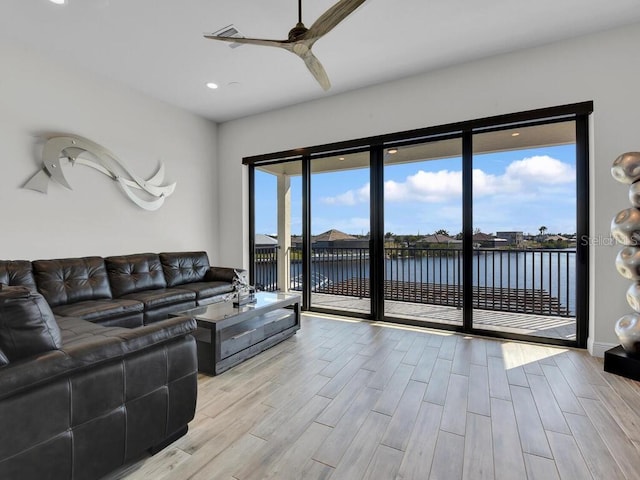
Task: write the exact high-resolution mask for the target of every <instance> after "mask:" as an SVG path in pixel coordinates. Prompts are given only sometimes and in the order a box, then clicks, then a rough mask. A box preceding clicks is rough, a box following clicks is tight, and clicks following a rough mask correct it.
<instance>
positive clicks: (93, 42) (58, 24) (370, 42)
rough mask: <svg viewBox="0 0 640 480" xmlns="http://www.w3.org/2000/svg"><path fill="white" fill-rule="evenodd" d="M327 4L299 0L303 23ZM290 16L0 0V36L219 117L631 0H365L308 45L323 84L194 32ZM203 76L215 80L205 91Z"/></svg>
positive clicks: (529, 38) (365, 79) (276, 30)
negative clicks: (324, 80) (325, 83)
mask: <svg viewBox="0 0 640 480" xmlns="http://www.w3.org/2000/svg"><path fill="white" fill-rule="evenodd" d="M335 1H337V0H306V1H305V0H303V20H304V23H305V24H306V25H307V26H310V25H311V24H312V23H313V22H314V21H315V19H316V18H317V17H318V16H319V15H320V14H321V13H322V12H323V11H325V10H326V9H327V8H329V7H330V6H331V5H332V4H333V3H335ZM296 21H297V1H296V0H206V1H205V0H180V1H170V0H68V4H67V5H65V6H57V5H54V4H52V3H50V2H49V1H48V0H2V2H1V3H0V39H2V40H3V41H9V42H11V43H18V44H22V45H25V46H27V47H29V48H32V49H34V50H37V51H39V52H41V53H43V54H45V55H46V56H48V57H50V58H53V59H54V60H55V61H59V62H61V63H62V64H64V65H68V67H69V68H70V69H71V70H73V69H80V70H89V71H92V72H94V73H97V74H98V75H101V76H105V77H108V78H111V79H113V80H116V81H117V82H120V83H122V84H125V85H127V86H129V87H131V88H133V89H136V90H139V91H143V92H145V93H146V94H148V95H150V96H152V97H155V98H157V99H160V100H163V101H166V102H168V103H170V104H173V105H176V106H179V107H182V108H184V109H187V110H189V111H191V112H194V113H196V114H198V115H202V116H204V117H207V118H210V119H212V120H215V121H219V122H221V121H225V120H230V119H234V118H239V117H242V116H246V115H250V114H254V113H258V112H263V111H268V110H272V109H276V108H280V107H284V106H287V105H292V104H295V103H299V102H304V101H307V100H312V99H317V98H322V97H324V96H327V95H335V94H336V93H340V92H345V91H349V90H353V89H357V88H360V87H363V86H367V85H373V84H377V83H381V82H385V81H388V80H392V79H396V78H402V77H406V76H409V75H412V74H416V73H419V72H425V71H429V70H434V69H437V68H441V67H444V66H447V65H453V64H457V63H462V62H466V61H470V60H473V59H477V58H482V57H486V56H490V55H495V54H499V53H504V52H510V51H514V50H518V49H522V48H526V47H531V46H536V45H542V44H545V43H550V42H553V41H556V40H560V39H565V38H571V37H575V36H579V35H582V34H586V33H590V32H594V31H599V30H605V29H608V28H612V27H615V26H619V25H624V24H630V23H635V22H638V21H640V1H639V0H606V1H605V0H367V1H366V2H365V3H364V4H363V5H362V6H361V7H360V8H359V9H358V10H356V11H355V12H354V13H353V14H352V15H351V16H350V17H348V18H347V19H346V20H345V21H344V22H342V23H341V24H340V25H338V26H337V27H336V28H335V29H334V30H332V31H331V32H329V33H328V34H327V36H326V37H324V38H322V39H321V40H319V41H318V42H317V43H316V45H315V46H314V52H315V54H316V56H317V57H318V58H319V60H320V61H321V62H322V64H323V65H324V67H325V69H326V71H327V73H328V75H329V78H330V79H331V82H332V84H333V87H332V88H331V90H329V91H328V92H324V91H323V90H322V89H321V88H320V86H319V85H318V84H317V83H316V82H315V80H314V79H313V77H312V76H311V74H310V73H309V72H308V71H307V69H306V68H305V66H304V64H303V62H302V60H300V59H299V58H297V57H296V56H294V55H292V54H291V53H289V52H286V51H284V50H282V49H276V48H270V47H260V46H253V45H243V46H241V47H239V48H230V47H229V45H228V44H226V43H223V42H216V41H213V40H207V39H204V38H203V37H202V34H203V33H210V32H214V31H216V30H219V29H221V28H223V27H225V26H227V25H230V24H233V25H235V27H236V28H237V29H238V30H239V31H240V32H241V33H242V34H243V35H244V36H247V37H259V38H274V39H285V38H286V36H287V33H288V31H289V30H290V29H291V28H292V27H293V26H294V25H295V23H296ZM2 69H3V70H4V72H3V74H5V75H6V74H7V73H8V72H10V69H11V67H9V68H8V69H7V66H6V65H3V66H2ZM210 81H212V82H215V83H217V84H219V85H220V88H218V89H217V90H209V89H207V88H206V87H205V83H206V82H210Z"/></svg>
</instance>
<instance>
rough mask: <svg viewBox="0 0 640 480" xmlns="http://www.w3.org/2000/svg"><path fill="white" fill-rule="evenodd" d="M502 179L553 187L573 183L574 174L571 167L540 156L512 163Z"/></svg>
mask: <svg viewBox="0 0 640 480" xmlns="http://www.w3.org/2000/svg"><path fill="white" fill-rule="evenodd" d="M504 177H505V178H508V179H513V180H515V181H519V182H523V183H528V184H531V183H533V184H545V185H555V184H559V183H570V182H573V181H575V178H576V172H575V169H574V168H573V167H572V166H571V165H569V164H567V163H563V162H561V161H560V160H556V159H555V158H551V157H549V156H548V155H542V156H536V157H529V158H525V159H523V160H516V161H515V162H512V163H511V164H510V165H509V166H508V167H507V169H506V171H505V175H504Z"/></svg>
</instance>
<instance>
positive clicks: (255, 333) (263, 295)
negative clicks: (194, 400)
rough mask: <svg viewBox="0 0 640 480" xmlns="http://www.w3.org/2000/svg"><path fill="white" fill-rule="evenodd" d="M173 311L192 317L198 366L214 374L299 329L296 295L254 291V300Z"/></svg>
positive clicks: (298, 298) (280, 340) (199, 368)
mask: <svg viewBox="0 0 640 480" xmlns="http://www.w3.org/2000/svg"><path fill="white" fill-rule="evenodd" d="M176 315H180V316H187V317H193V318H195V319H196V322H197V323H198V329H197V330H196V332H195V333H194V336H195V337H196V344H197V347H198V370H199V371H201V372H205V373H209V374H213V375H218V374H219V373H222V372H224V371H225V370H228V369H230V368H231V367H233V366H235V365H237V364H239V363H240V362H242V361H244V360H246V359H248V358H250V357H253V356H255V355H257V354H259V353H261V352H263V351H264V350H266V349H267V348H269V347H272V346H273V345H275V344H277V343H279V342H282V341H283V340H286V339H287V338H289V337H290V336H292V335H294V334H295V333H296V331H298V330H299V329H300V296H299V295H296V294H291V293H280V292H258V293H256V302H255V303H251V304H247V305H242V306H240V307H234V306H233V302H232V301H227V302H220V303H214V304H212V305H206V306H203V307H197V308H193V309H191V310H186V311H183V312H178V313H176Z"/></svg>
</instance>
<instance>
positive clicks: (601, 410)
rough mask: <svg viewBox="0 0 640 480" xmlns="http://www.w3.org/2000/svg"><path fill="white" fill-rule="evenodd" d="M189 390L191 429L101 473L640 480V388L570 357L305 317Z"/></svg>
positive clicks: (577, 355) (208, 479)
mask: <svg viewBox="0 0 640 480" xmlns="http://www.w3.org/2000/svg"><path fill="white" fill-rule="evenodd" d="M198 387H199V392H198V409H197V414H196V418H195V420H194V421H193V422H192V423H191V424H190V430H189V433H188V434H187V435H186V436H184V437H182V438H181V439H179V440H178V441H177V442H175V443H173V444H172V445H170V446H169V447H167V448H166V449H165V450H163V451H162V452H160V453H158V454H157V455H155V456H153V457H145V458H142V459H140V460H139V461H137V462H135V463H132V464H131V465H128V466H127V467H125V468H123V469H121V470H120V471H118V472H115V473H114V474H113V475H110V476H109V477H107V478H109V479H111V480H113V479H120V478H126V479H129V480H134V479H135V480H137V479H153V480H162V479H164V480H170V479H180V480H182V479H194V480H196V479H197V480H212V479H223V480H233V479H237V480H254V479H276V480H286V479H296V480H300V479H304V480H314V479H331V480H336V479H338V480H358V479H379V480H387V479H419V480H426V479H445V480H455V479H473V480H482V479H494V478H495V479H508V480H518V479H531V480H534V479H536V480H537V479H542V480H552V479H558V478H560V479H576V480H584V479H590V478H596V479H607V480H610V479H640V383H638V382H634V381H631V380H627V379H625V378H622V377H618V376H615V375H611V374H608V373H605V372H603V370H602V362H601V360H598V359H594V358H591V357H590V356H589V355H588V354H587V353H585V352H582V351H578V350H571V349H566V348H556V347H549V346H540V345H530V344H523V343H516V342H503V341H498V340H492V339H485V338H475V337H473V338H472V337H467V336H461V335H454V334H449V333H442V332H437V331H429V330H424V329H418V328H401V327H394V326H391V325H379V324H372V323H369V322H357V321H346V320H339V319H332V318H327V317H321V316H315V315H314V316H310V315H303V321H302V328H301V330H300V331H299V332H298V334H297V335H295V336H294V337H292V338H290V339H289V340H287V341H285V342H283V343H281V344H279V345H277V346H275V347H273V348H271V349H270V350H268V351H266V352H264V353H262V354H261V355H259V356H257V357H254V358H252V359H250V360H248V361H247V362H245V363H243V364H241V365H239V366H237V367H235V368H233V369H231V370H229V371H227V372H225V373H224V374H222V375H220V376H217V377H208V376H201V377H200V378H199V382H198Z"/></svg>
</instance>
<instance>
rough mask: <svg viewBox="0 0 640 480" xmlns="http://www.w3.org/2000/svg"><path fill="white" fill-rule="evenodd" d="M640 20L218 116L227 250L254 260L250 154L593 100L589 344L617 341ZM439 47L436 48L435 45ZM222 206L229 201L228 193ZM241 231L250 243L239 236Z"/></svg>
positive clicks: (638, 136) (637, 107)
mask: <svg viewBox="0 0 640 480" xmlns="http://www.w3.org/2000/svg"><path fill="white" fill-rule="evenodd" d="M638 45H640V24H635V25H632V26H629V27H625V28H621V29H617V30H612V31H608V32H603V33H600V34H595V35H590V36H586V37H582V38H578V39H575V40H572V41H565V42H561V43H556V44H551V45H547V46H544V47H540V48H535V49H529V50H525V51H520V52H517V53H513V54H508V55H501V56H496V57H492V58H488V59H484V60H481V61H477V62H473V63H468V64H464V65H460V66H456V67H452V68H447V69H444V70H440V71H436V72H432V73H427V74H423V75H418V76H414V77H411V78H407V79H404V80H400V81H395V82H391V83H387V84H382V85H378V86H374V87H370V88H365V89H361V90H358V91H355V92H351V93H347V94H342V95H335V96H331V97H327V98H325V99H321V100H318V101H314V102H309V103H305V104H301V105H297V106H293V107H290V108H286V109H282V110H279V111H274V112H269V113H266V114H261V115H256V116H252V117H248V118H244V119H239V120H235V121H231V122H227V123H224V124H222V125H220V128H219V132H218V133H219V150H218V154H219V159H220V165H219V168H220V172H219V173H220V176H219V181H218V188H219V190H220V198H224V199H225V202H224V207H223V208H221V210H220V212H219V218H220V224H221V225H224V228H221V230H220V249H221V253H222V255H223V256H224V257H225V258H228V259H229V261H230V263H234V264H235V263H239V262H244V265H245V266H246V265H247V259H248V252H247V250H248V249H247V241H248V239H247V227H248V223H247V199H248V193H247V188H246V168H245V167H242V166H241V160H242V158H243V157H245V156H249V155H257V154H262V153H269V152H274V151H279V150H286V149H290V148H295V147H305V146H311V145H318V144H323V143H330V142H336V141H340V140H348V139H353V138H359V137H366V136H370V135H376V134H384V133H392V132H398V131H402V130H408V129H413V128H421V127H428V126H432V125H441V124H445V123H449V122H456V121H462V120H469V119H474V118H481V117H487V116H493V115H499V114H505V113H512V112H518V111H523V110H530V109H535V108H543V107H550V106H554V105H563V104H567V103H574V102H581V101H587V100H593V101H594V110H595V111H594V114H593V115H592V119H591V120H592V138H591V143H592V152H591V153H592V156H591V237H592V239H594V240H595V241H596V242H595V243H596V245H595V246H594V247H593V248H592V249H591V264H590V265H591V277H592V278H591V293H592V294H591V299H590V338H589V342H590V345H591V346H592V347H593V348H592V349H594V350H596V351H599V353H601V352H602V349H603V348H605V347H606V346H607V344H614V343H617V341H616V337H615V334H614V333H613V325H614V323H615V320H616V319H617V318H618V317H620V316H621V315H623V314H624V313H626V312H628V311H629V310H630V309H629V307H628V306H627V305H626V302H625V291H626V288H627V286H628V282H627V281H626V280H624V279H623V278H622V277H620V276H619V275H618V274H617V272H616V270H615V267H614V259H615V255H616V253H617V251H618V247H615V246H607V245H603V244H602V243H603V242H601V241H600V242H599V244H598V240H601V239H603V238H604V239H605V240H607V239H608V238H609V225H610V221H611V218H612V217H613V216H614V215H615V213H616V212H617V211H618V210H621V209H622V208H625V207H626V206H627V204H628V200H627V196H626V189H625V188H624V187H623V186H622V185H620V184H618V183H616V182H615V181H614V180H613V179H612V177H611V175H610V173H609V168H610V166H611V163H612V161H613V160H614V159H615V158H616V156H617V155H619V154H620V153H622V152H625V151H630V150H640V117H639V114H638V112H640V83H639V82H638V79H640V62H638V49H637V46H638ZM434 48H436V47H435V46H434ZM221 207H222V202H221ZM239 239H243V243H241V242H240V241H239Z"/></svg>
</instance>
